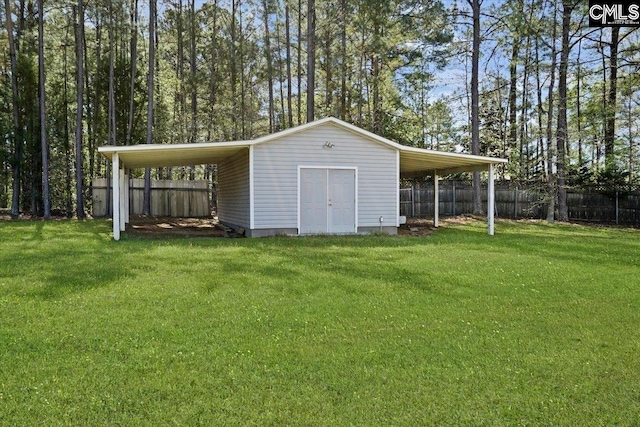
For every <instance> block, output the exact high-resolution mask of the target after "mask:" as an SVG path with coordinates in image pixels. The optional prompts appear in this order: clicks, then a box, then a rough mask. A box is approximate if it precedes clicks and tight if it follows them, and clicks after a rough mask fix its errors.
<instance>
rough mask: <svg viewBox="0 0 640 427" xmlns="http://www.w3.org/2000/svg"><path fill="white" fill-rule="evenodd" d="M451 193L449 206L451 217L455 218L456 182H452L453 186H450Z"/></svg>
mask: <svg viewBox="0 0 640 427" xmlns="http://www.w3.org/2000/svg"><path fill="white" fill-rule="evenodd" d="M451 191H452V192H453V194H452V196H451V205H452V206H453V213H452V215H453V216H456V182H455V181H453V185H452V190H451Z"/></svg>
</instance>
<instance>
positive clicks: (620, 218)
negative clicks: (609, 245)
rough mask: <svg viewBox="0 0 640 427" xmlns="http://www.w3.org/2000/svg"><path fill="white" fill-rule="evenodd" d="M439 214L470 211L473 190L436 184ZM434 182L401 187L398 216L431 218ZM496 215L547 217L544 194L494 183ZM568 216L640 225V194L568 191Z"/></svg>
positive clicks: (484, 198)
mask: <svg viewBox="0 0 640 427" xmlns="http://www.w3.org/2000/svg"><path fill="white" fill-rule="evenodd" d="M438 187H439V192H438V193H439V194H438V196H439V214H440V215H441V216H453V215H465V214H471V213H472V212H473V204H472V197H473V189H472V187H471V185H468V184H463V183H459V182H450V181H449V182H448V181H441V182H440V183H439V186H438ZM481 195H482V197H481V198H482V209H483V211H485V212H486V210H487V186H486V185H483V186H482V187H481ZM433 196H434V194H433V184H431V185H425V186H421V187H410V188H402V189H400V215H405V216H407V217H427V218H429V217H433V199H434V197H433ZM495 196H496V203H495V210H496V216H498V217H502V218H512V219H517V218H546V216H547V202H546V194H545V193H543V192H541V191H539V190H535V189H527V188H519V187H514V186H509V185H503V184H496V186H495ZM567 204H568V207H569V219H570V220H572V221H589V222H602V223H612V224H614V223H615V224H628V225H636V226H638V225H640V193H637V192H634V193H620V192H616V193H602V192H595V191H589V190H583V189H571V190H567Z"/></svg>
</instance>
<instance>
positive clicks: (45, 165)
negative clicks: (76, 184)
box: [38, 0, 51, 219]
mask: <svg viewBox="0 0 640 427" xmlns="http://www.w3.org/2000/svg"><path fill="white" fill-rule="evenodd" d="M43 3H44V0H38V74H39V88H40V144H41V150H42V201H43V205H44V218H45V219H51V197H50V194H49V145H48V144H47V110H46V99H45V80H44V79H45V72H44V5H43Z"/></svg>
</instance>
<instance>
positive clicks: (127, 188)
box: [124, 169, 131, 226]
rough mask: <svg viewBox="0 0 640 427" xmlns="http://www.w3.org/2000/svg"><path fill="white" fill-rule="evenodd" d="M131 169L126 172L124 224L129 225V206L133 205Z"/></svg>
mask: <svg viewBox="0 0 640 427" xmlns="http://www.w3.org/2000/svg"><path fill="white" fill-rule="evenodd" d="M130 178H131V169H125V172H124V224H125V226H126V225H127V224H129V204H130V203H131V199H130V192H131V180H130Z"/></svg>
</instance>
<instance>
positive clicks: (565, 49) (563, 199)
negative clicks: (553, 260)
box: [556, 0, 573, 221]
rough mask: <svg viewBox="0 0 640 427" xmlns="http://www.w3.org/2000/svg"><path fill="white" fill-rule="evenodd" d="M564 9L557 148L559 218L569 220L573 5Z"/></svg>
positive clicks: (565, 4) (566, 4)
mask: <svg viewBox="0 0 640 427" xmlns="http://www.w3.org/2000/svg"><path fill="white" fill-rule="evenodd" d="M562 3H563V4H562V5H563V11H562V50H561V52H560V69H559V73H558V123H557V128H556V149H557V151H558V161H557V165H556V170H557V174H558V179H557V183H558V220H559V221H568V220H569V210H568V207H567V187H566V184H565V160H566V159H565V147H566V146H567V139H568V138H567V69H568V67H569V30H570V25H571V13H572V11H573V6H571V5H569V4H568V3H567V1H566V0H565V1H563V2H562Z"/></svg>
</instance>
